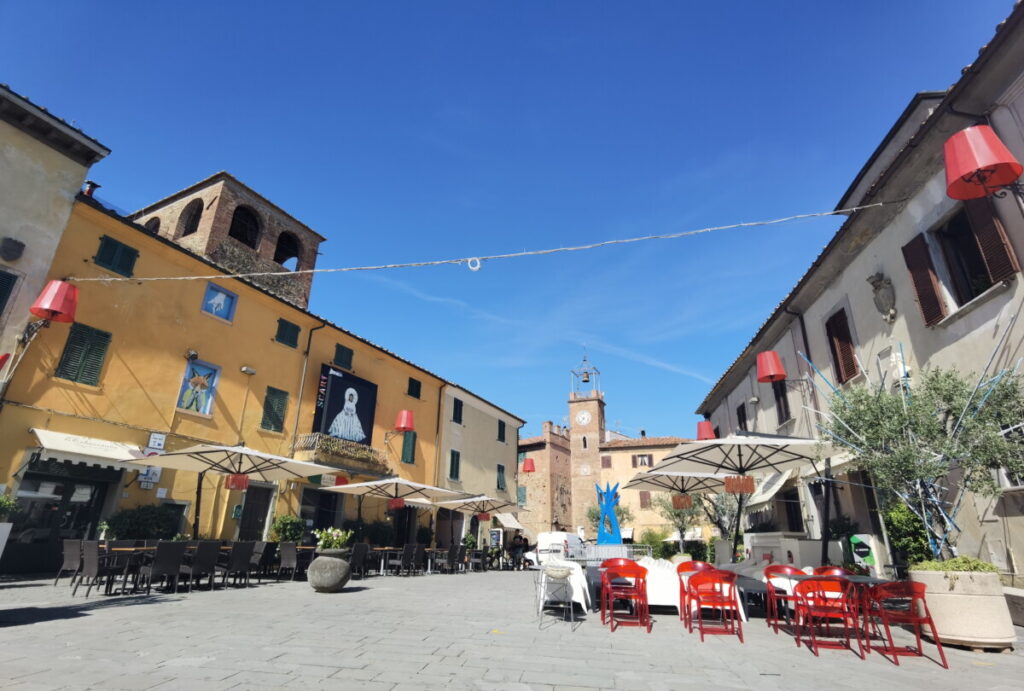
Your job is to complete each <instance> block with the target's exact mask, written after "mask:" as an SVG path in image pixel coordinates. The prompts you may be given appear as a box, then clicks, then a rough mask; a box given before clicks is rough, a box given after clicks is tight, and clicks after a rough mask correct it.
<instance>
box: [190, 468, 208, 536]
mask: <svg viewBox="0 0 1024 691" xmlns="http://www.w3.org/2000/svg"><path fill="white" fill-rule="evenodd" d="M204 475H206V471H205V470H204V471H202V472H201V473H199V479H198V480H196V510H195V513H194V514H193V518H192V539H193V540H198V539H199V507H200V506H201V505H202V503H203V476H204Z"/></svg>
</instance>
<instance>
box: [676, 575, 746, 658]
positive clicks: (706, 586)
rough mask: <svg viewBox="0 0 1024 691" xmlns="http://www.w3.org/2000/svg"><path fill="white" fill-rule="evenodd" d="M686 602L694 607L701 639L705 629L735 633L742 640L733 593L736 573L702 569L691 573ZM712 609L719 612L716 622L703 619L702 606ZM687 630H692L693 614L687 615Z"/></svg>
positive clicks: (738, 613)
mask: <svg viewBox="0 0 1024 691" xmlns="http://www.w3.org/2000/svg"><path fill="white" fill-rule="evenodd" d="M686 597H687V600H688V602H689V606H693V607H694V609H696V611H697V628H698V629H700V640H701V642H703V641H704V634H705V633H713V634H730V635H731V634H734V633H735V634H737V635H738V636H739V639H740V643H742V642H743V622H742V620H741V618H740V608H739V600H738V598H737V596H736V574H734V573H732V572H730V571H719V570H717V569H714V570H711V571H701V572H699V573H695V574H693V575H692V576H690V580H689V582H688V583H687V594H686ZM705 609H713V610H715V609H716V610H718V611H719V612H720V613H721V616H722V618H721V622H720V623H719V624H711V622H707V623H705V621H704V610H705ZM689 628H690V633H693V616H692V615H690V626H689Z"/></svg>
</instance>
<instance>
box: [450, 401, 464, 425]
mask: <svg viewBox="0 0 1024 691" xmlns="http://www.w3.org/2000/svg"><path fill="white" fill-rule="evenodd" d="M452 422H457V423H459V424H460V425H461V424H462V401H460V400H459V399H458V398H456V399H453V400H452Z"/></svg>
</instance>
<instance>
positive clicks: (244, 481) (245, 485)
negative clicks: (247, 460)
mask: <svg viewBox="0 0 1024 691" xmlns="http://www.w3.org/2000/svg"><path fill="white" fill-rule="evenodd" d="M224 487H225V488H226V489H249V476H248V475H246V474H244V473H238V474H234V475H228V476H227V477H226V478H225V479H224Z"/></svg>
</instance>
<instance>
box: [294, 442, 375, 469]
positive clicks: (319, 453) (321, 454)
mask: <svg viewBox="0 0 1024 691" xmlns="http://www.w3.org/2000/svg"><path fill="white" fill-rule="evenodd" d="M295 458H296V460H300V461H313V462H314V463H322V464H323V465H329V466H333V467H335V468H338V469H339V470H345V471H348V472H350V473H359V474H364V475H378V476H385V475H393V474H394V471H392V470H391V469H390V467H389V466H388V461H387V454H386V453H385V452H384V451H382V450H381V449H375V448H373V447H371V446H366V445H364V444H356V443H355V442H351V441H345V440H344V439H338V438H337V437H331V436H329V435H326V434H319V433H313V434H300V435H299V436H298V437H297V438H296V440H295Z"/></svg>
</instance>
